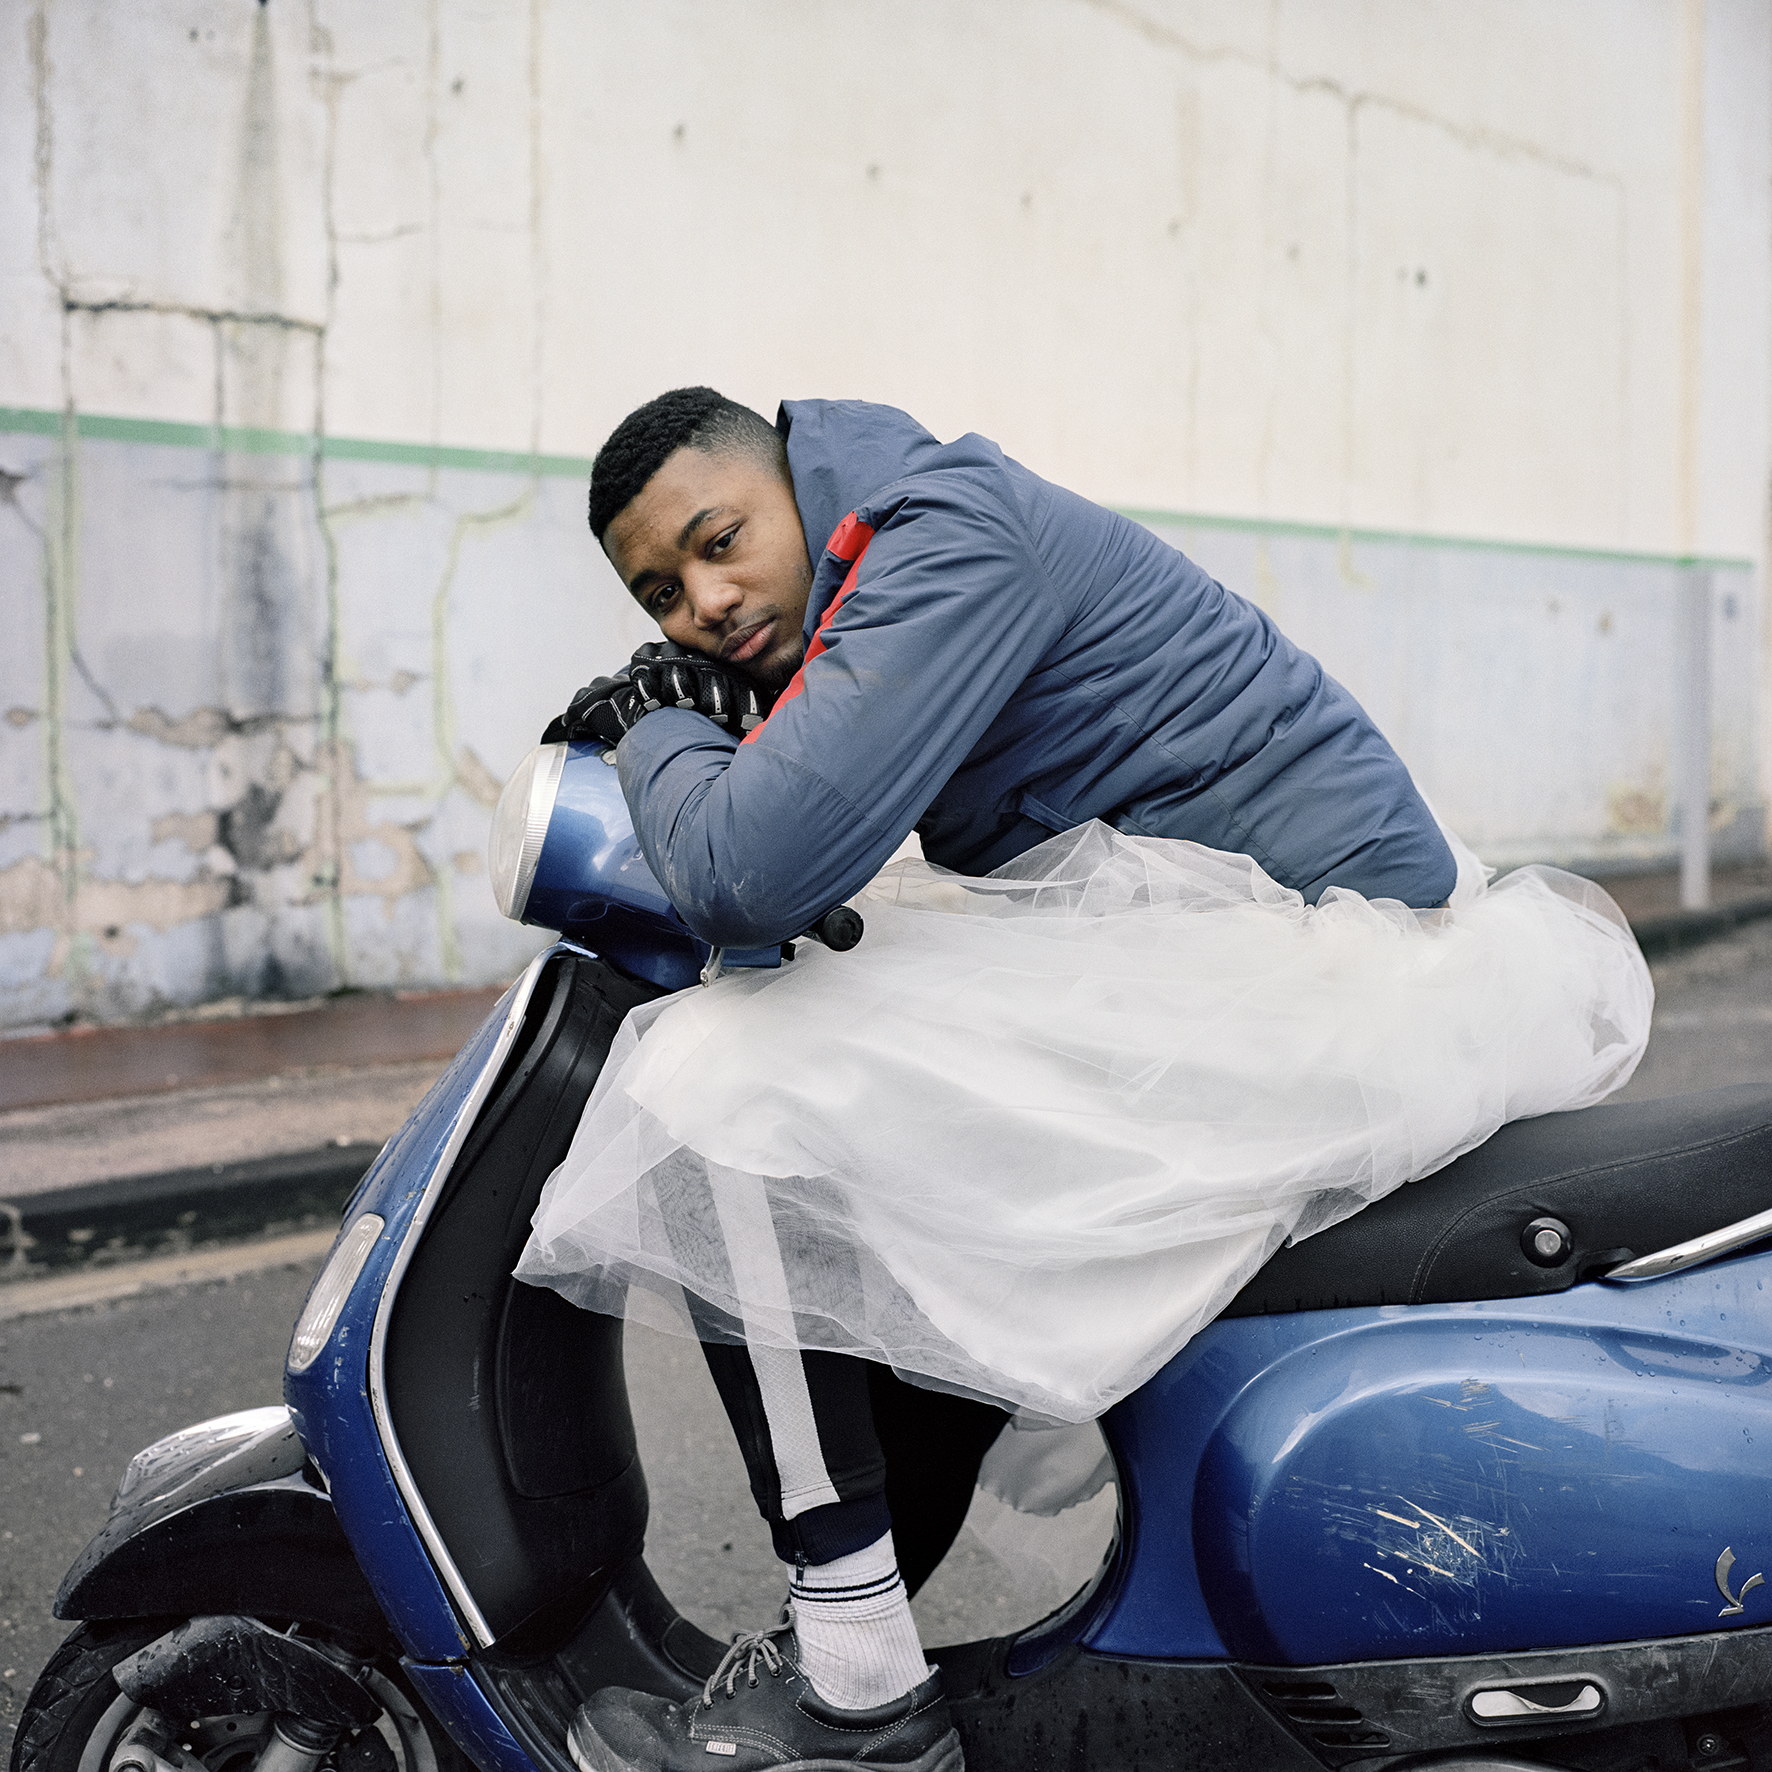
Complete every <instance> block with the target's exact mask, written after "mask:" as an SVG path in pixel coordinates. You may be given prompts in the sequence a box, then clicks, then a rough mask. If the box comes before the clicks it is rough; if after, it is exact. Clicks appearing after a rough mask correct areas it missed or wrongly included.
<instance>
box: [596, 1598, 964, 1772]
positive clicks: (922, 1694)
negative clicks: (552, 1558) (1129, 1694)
mask: <svg viewBox="0 0 1772 1772" xmlns="http://www.w3.org/2000/svg"><path fill="white" fill-rule="evenodd" d="M796 1647H797V1645H796V1644H795V1642H794V1633H793V1627H792V1626H791V1625H789V1624H786V1623H783V1624H778V1625H776V1626H774V1627H773V1628H772V1629H770V1630H760V1631H753V1632H752V1633H751V1634H750V1635H749V1636H744V1637H739V1638H737V1639H736V1640H735V1641H734V1643H733V1645H732V1647H731V1648H730V1649H728V1650H727V1651H726V1654H725V1657H724V1658H723V1659H722V1661H721V1662H720V1665H719V1666H718V1667H717V1668H715V1670H714V1672H713V1676H712V1678H710V1679H709V1681H708V1683H707V1684H706V1685H705V1686H703V1687H702V1689H701V1697H700V1698H697V1699H692V1700H691V1701H690V1702H689V1703H688V1704H673V1703H672V1702H671V1701H670V1700H669V1699H668V1698H658V1697H655V1696H654V1695H653V1694H652V1693H650V1692H630V1691H627V1690H626V1689H624V1688H622V1687H619V1686H610V1687H606V1688H605V1689H604V1690H603V1691H601V1692H599V1693H598V1694H597V1695H596V1696H595V1697H594V1698H592V1699H591V1701H590V1702H589V1703H588V1704H584V1705H581V1706H580V1707H579V1712H578V1715H577V1716H576V1717H574V1718H573V1719H572V1730H571V1733H570V1734H569V1735H568V1737H567V1743H568V1745H569V1746H570V1747H571V1749H572V1759H573V1763H574V1764H575V1765H576V1766H577V1767H578V1769H579V1772H714V1769H715V1768H719V1772H851V1769H852V1768H853V1769H854V1772H888V1769H889V1772H964V1764H965V1761H964V1757H963V1755H962V1754H961V1752H960V1737H959V1735H958V1733H957V1732H956V1731H955V1729H954V1725H953V1719H952V1718H951V1717H950V1716H949V1715H948V1704H947V1699H946V1698H944V1697H943V1696H942V1690H941V1675H940V1674H939V1673H931V1674H930V1676H929V1678H928V1679H926V1680H925V1681H924V1682H923V1683H922V1685H920V1686H918V1687H916V1688H915V1689H914V1690H913V1691H910V1692H907V1693H906V1694H905V1695H904V1697H902V1698H895V1699H893V1701H892V1702H891V1703H890V1704H881V1705H876V1706H875V1707H874V1708H873V1709H872V1710H837V1709H836V1708H834V1707H833V1706H831V1705H828V1704H826V1703H825V1702H824V1700H823V1699H822V1698H820V1697H819V1696H818V1694H817V1693H816V1692H814V1691H813V1689H812V1683H811V1681H809V1680H808V1679H807V1678H806V1676H805V1675H804V1674H803V1673H801V1671H800V1668H799V1664H798V1662H797V1661H796V1660H795V1649H796ZM759 1672H761V1674H762V1675H763V1677H762V1678H761V1679H759V1678H758V1674H759Z"/></svg>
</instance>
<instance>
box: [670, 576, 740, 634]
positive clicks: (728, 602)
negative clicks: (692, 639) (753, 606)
mask: <svg viewBox="0 0 1772 1772" xmlns="http://www.w3.org/2000/svg"><path fill="white" fill-rule="evenodd" d="M683 594H684V596H685V597H686V598H687V599H688V602H689V613H690V614H691V615H692V616H693V617H694V618H695V625H696V626H697V627H698V628H708V629H713V628H718V627H721V626H723V625H724V624H725V621H726V618H727V617H728V616H729V615H730V614H731V613H732V611H733V610H734V609H735V608H737V606H738V604H739V602H740V601H741V600H742V599H743V597H744V592H743V591H741V590H740V589H739V588H738V586H737V585H735V584H733V583H732V582H731V581H730V580H729V579H727V578H726V577H725V575H724V574H722V573H719V572H714V571H708V570H704V571H701V572H695V573H688V572H686V573H684V575H683Z"/></svg>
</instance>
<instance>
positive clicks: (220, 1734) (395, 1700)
mask: <svg viewBox="0 0 1772 1772" xmlns="http://www.w3.org/2000/svg"><path fill="white" fill-rule="evenodd" d="M178 1622H179V1621H178V1620H177V1619H170V1618H166V1619H129V1620H126V1621H124V1622H122V1623H115V1622H105V1623H99V1624H83V1625H81V1626H80V1627H79V1629H77V1630H76V1631H75V1632H74V1633H73V1635H72V1636H70V1637H69V1638H68V1640H67V1641H66V1642H65V1643H63V1644H62V1646H61V1647H60V1648H59V1649H58V1650H56V1652H55V1653H54V1654H53V1655H52V1656H51V1657H50V1658H49V1662H48V1665H47V1666H46V1667H45V1668H44V1669H43V1672H42V1673H41V1674H40V1675H39V1676H38V1679H37V1683H36V1685H35V1686H33V1687H32V1688H31V1696H30V1697H29V1698H28V1699H27V1700H26V1702H25V1708H24V1714H23V1715H22V1716H21V1717H20V1718H19V1725H18V1733H17V1734H16V1735H15V1736H14V1737H13V1743H12V1772H109V1768H110V1764H111V1757H112V1755H113V1754H114V1753H115V1752H116V1750H117V1747H118V1744H119V1743H120V1742H121V1741H122V1739H123V1737H124V1735H125V1734H126V1733H127V1732H128V1731H129V1729H130V1728H131V1727H132V1726H133V1725H134V1724H135V1723H136V1722H137V1720H138V1719H139V1718H140V1717H141V1716H142V1714H143V1713H142V1709H141V1707H140V1706H139V1705H137V1704H135V1703H134V1702H132V1701H131V1700H130V1699H129V1698H127V1697H125V1696H124V1694H123V1693H122V1692H121V1691H120V1690H119V1689H118V1686H117V1682H116V1680H115V1679H114V1678H113V1677H112V1674H111V1670H112V1669H113V1668H114V1667H115V1666H116V1665H117V1663H118V1662H120V1661H122V1660H124V1659H125V1658H126V1657H127V1656H130V1655H133V1654H134V1653H135V1652H136V1650H138V1649H142V1648H146V1646H147V1645H148V1644H149V1643H151V1642H153V1641H154V1640H155V1639H156V1638H157V1637H162V1636H164V1635H165V1634H166V1633H167V1631H169V1630H171V1629H172V1628H173V1626H174V1625H175V1624H177V1623H178ZM363 1683H364V1684H365V1685H366V1686H367V1687H368V1688H369V1689H370V1691H371V1692H373V1693H374V1694H375V1696H376V1697H377V1698H378V1699H380V1700H381V1705H382V1710H381V1715H380V1716H378V1717H377V1718H376V1719H375V1721H374V1722H373V1723H369V1724H366V1725H365V1726H364V1727H363V1728H361V1729H353V1730H351V1731H350V1732H349V1733H348V1734H347V1735H346V1736H345V1737H344V1738H343V1739H342V1740H341V1741H340V1742H339V1744H338V1745H337V1747H335V1748H334V1749H333V1750H332V1751H331V1752H330V1753H329V1754H328V1755H327V1756H326V1759H325V1760H324V1761H323V1762H322V1764H321V1765H320V1767H318V1768H317V1769H316V1772H464V1768H466V1765H467V1762H466V1761H465V1760H463V1759H462V1757H461V1755H460V1754H458V1753H457V1752H456V1750H455V1748H454V1747H453V1745H452V1744H450V1743H449V1742H448V1741H447V1740H446V1739H445V1738H444V1736H443V1733H442V1731H441V1730H440V1729H439V1728H438V1726H437V1724H436V1723H435V1722H434V1721H433V1720H432V1719H431V1717H430V1716H429V1715H428V1714H427V1713H426V1712H425V1711H424V1710H423V1709H422V1708H421V1707H420V1706H419V1704H418V1703H417V1701H416V1700H415V1698H414V1697H413V1695H412V1693H411V1692H410V1691H409V1690H408V1689H407V1687H406V1686H405V1684H404V1682H403V1681H399V1680H397V1679H396V1678H395V1677H394V1676H393V1674H392V1672H391V1671H390V1670H387V1669H384V1668H381V1667H372V1668H371V1669H370V1670H369V1671H368V1672H367V1673H366V1674H365V1675H364V1676H363ZM162 1723H163V1724H164V1726H165V1727H166V1729H167V1730H168V1731H169V1732H170V1734H171V1736H172V1739H173V1740H174V1741H175V1742H176V1744H177V1746H178V1747H179V1748H180V1749H181V1750H182V1751H183V1753H184V1754H185V1755H186V1756H188V1757H189V1760H190V1761H191V1762H193V1763H194V1766H195V1767H196V1768H200V1769H201V1772H254V1768H255V1767H256V1766H257V1765H258V1763H259V1760H260V1758H261V1756H262V1755H263V1754H264V1752H265V1750H266V1748H267V1747H268V1746H269V1745H270V1743H271V1741H272V1735H271V1714H270V1712H269V1711H261V1712H259V1713H257V1714H256V1715H253V1716H234V1717H177V1718H175V1717H167V1718H163V1719H162Z"/></svg>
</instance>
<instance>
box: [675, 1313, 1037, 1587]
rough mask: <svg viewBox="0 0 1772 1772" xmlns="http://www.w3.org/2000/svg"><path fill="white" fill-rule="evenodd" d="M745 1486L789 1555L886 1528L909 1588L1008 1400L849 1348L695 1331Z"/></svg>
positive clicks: (943, 1537) (962, 1502) (940, 1538)
mask: <svg viewBox="0 0 1772 1772" xmlns="http://www.w3.org/2000/svg"><path fill="white" fill-rule="evenodd" d="M702 1351H703V1352H704V1353H705V1354H706V1355H707V1360H708V1369H709V1370H710V1371H711V1372H712V1373H713V1375H714V1384H715V1387H716V1388H717V1389H718V1391H719V1393H720V1400H721V1402H723V1403H724V1404H725V1405H726V1413H727V1415H728V1416H730V1417H731V1419H732V1426H733V1429H734V1431H735V1432H736V1433H737V1435H738V1444H739V1450H740V1451H741V1452H743V1454H744V1461H745V1468H746V1469H747V1470H748V1471H749V1472H750V1478H751V1494H752V1495H754V1496H755V1497H756V1501H757V1506H758V1508H759V1509H760V1510H761V1511H762V1514H763V1518H764V1519H766V1520H767V1521H768V1522H769V1528H770V1531H771V1532H772V1533H773V1535H774V1538H775V1554H776V1555H777V1556H778V1557H780V1558H781V1559H782V1560H783V1561H784V1562H789V1563H801V1562H805V1563H828V1562H830V1561H831V1560H832V1558H834V1557H844V1556H848V1555H849V1553H850V1552H851V1551H858V1550H861V1549H863V1548H864V1547H865V1546H867V1545H870V1544H872V1543H873V1542H874V1540H875V1539H877V1538H878V1537H880V1535H881V1534H882V1533H883V1532H885V1531H886V1530H887V1528H888V1527H890V1528H891V1529H892V1534H893V1541H894V1543H895V1544H896V1546H897V1548H898V1567H899V1570H900V1572H901V1573H902V1574H903V1576H904V1582H905V1586H906V1588H907V1589H909V1591H910V1592H911V1593H915V1592H916V1591H917V1589H918V1588H919V1587H921V1586H922V1585H923V1583H924V1582H925V1581H926V1580H927V1579H928V1578H929V1575H930V1573H931V1571H933V1569H934V1568H935V1565H936V1564H937V1563H939V1562H940V1561H941V1559H942V1558H943V1557H944V1556H946V1555H947V1550H948V1546H949V1545H951V1544H952V1543H953V1542H954V1535H955V1534H956V1533H957V1532H958V1531H959V1530H960V1522H961V1521H962V1520H963V1519H965V1517H966V1509H967V1508H968V1507H969V1506H970V1505H971V1502H972V1490H973V1485H974V1484H975V1483H976V1482H977V1480H978V1466H979V1463H980V1461H981V1460H982V1459H983V1457H984V1455H985V1452H986V1451H987V1450H988V1449H989V1447H990V1444H991V1442H992V1441H993V1440H994V1439H995V1438H996V1437H997V1435H998V1434H999V1433H1000V1432H1001V1431H1002V1428H1003V1424H1004V1423H1005V1422H1006V1421H1008V1419H1009V1414H1008V1411H1007V1410H1004V1409H997V1408H993V1407H992V1406H991V1405H990V1404H988V1403H975V1402H972V1401H971V1400H969V1399H968V1398H965V1397H954V1396H949V1395H947V1394H946V1393H945V1392H942V1391H927V1390H922V1389H920V1388H919V1387H917V1386H916V1385H912V1384H906V1383H905V1381H904V1380H903V1379H902V1378H899V1377H898V1376H897V1375H896V1374H895V1373H893V1372H892V1371H891V1370H890V1368H888V1367H885V1366H882V1365H879V1364H878V1363H877V1362H875V1361H873V1360H858V1359H855V1358H853V1357H852V1356H850V1355H848V1354H827V1353H806V1352H802V1353H796V1352H793V1351H791V1350H784V1349H780V1348H767V1347H760V1348H755V1349H753V1348H749V1347H746V1346H744V1345H743V1344H734V1343H729V1342H703V1343H702Z"/></svg>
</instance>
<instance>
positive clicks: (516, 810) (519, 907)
mask: <svg viewBox="0 0 1772 1772" xmlns="http://www.w3.org/2000/svg"><path fill="white" fill-rule="evenodd" d="M565 767H566V747H565V745H563V744H538V745H537V746H536V747H535V749H534V750H532V751H531V752H530V753H529V755H528V756H527V757H525V758H524V759H523V761H522V762H521V763H519V764H518V765H517V773H516V774H515V775H513V776H512V777H511V779H510V780H509V781H507V782H506V783H505V791H504V792H503V793H502V794H500V795H499V797H498V810H497V811H496V812H494V813H493V815H492V841H491V842H490V844H489V845H488V847H487V866H488V869H489V871H490V872H491V875H492V891H493V895H494V897H496V898H497V900H498V908H499V910H500V911H501V912H503V914H504V915H505V916H507V917H510V918H512V919H513V920H514V921H516V922H519V923H521V922H522V921H523V911H524V908H525V906H526V905H527V904H528V902H529V889H530V887H531V886H533V885H534V884H535V864H536V863H537V862H538V861H540V860H541V846H542V842H543V840H544V839H545V838H546V837H547V834H548V820H549V819H550V818H552V817H553V815H554V796H555V795H556V794H557V793H558V792H559V790H560V772H561V770H562V769H564V768H565Z"/></svg>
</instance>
